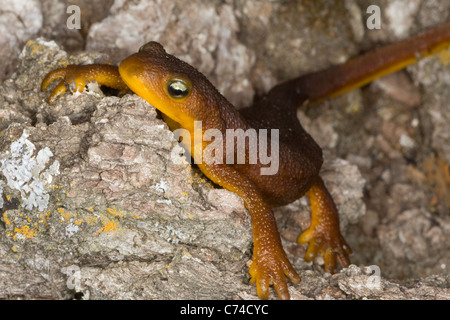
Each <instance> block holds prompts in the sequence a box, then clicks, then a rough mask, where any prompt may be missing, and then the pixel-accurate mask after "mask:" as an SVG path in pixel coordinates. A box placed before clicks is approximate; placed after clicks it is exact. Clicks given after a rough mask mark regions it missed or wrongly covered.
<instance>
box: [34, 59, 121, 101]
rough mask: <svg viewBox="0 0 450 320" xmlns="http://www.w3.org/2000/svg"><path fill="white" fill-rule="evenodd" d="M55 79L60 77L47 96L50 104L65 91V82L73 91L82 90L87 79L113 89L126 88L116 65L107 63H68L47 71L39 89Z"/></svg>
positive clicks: (42, 89) (45, 87)
mask: <svg viewBox="0 0 450 320" xmlns="http://www.w3.org/2000/svg"><path fill="white" fill-rule="evenodd" d="M57 79H61V81H60V82H59V83H58V85H57V86H56V87H55V89H53V91H52V93H51V94H50V96H49V98H48V102H49V103H51V104H52V103H54V102H55V101H56V100H57V99H58V97H59V96H60V95H62V94H63V93H64V92H66V90H67V87H66V84H68V85H73V86H74V91H75V92H82V91H83V90H84V87H85V86H86V83H87V82H89V81H96V82H97V83H98V84H99V85H104V86H107V87H110V88H113V89H118V90H126V89H128V87H127V85H126V84H125V82H123V80H122V78H121V76H120V74H119V70H118V68H117V66H113V65H109V64H89V65H80V66H77V65H68V66H67V67H65V68H58V69H55V70H53V71H51V72H50V73H48V74H47V76H46V77H45V78H44V80H43V81H42V84H41V91H44V90H45V89H47V87H48V86H49V85H50V83H52V82H53V81H55V80H57Z"/></svg>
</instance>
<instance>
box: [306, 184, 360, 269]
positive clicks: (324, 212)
mask: <svg viewBox="0 0 450 320" xmlns="http://www.w3.org/2000/svg"><path fill="white" fill-rule="evenodd" d="M306 195H307V196H308V198H309V200H310V203H311V226H310V227H309V229H308V230H306V231H305V232H303V233H302V234H301V235H300V237H298V239H297V242H298V243H300V244H304V243H309V245H308V249H307V251H306V254H305V260H306V261H312V260H313V259H314V258H315V257H316V256H317V253H319V252H320V253H321V254H322V255H323V257H324V260H325V271H327V272H330V273H333V272H334V269H335V268H336V262H339V264H340V265H341V266H342V267H348V265H349V264H350V259H349V255H350V254H351V250H350V247H349V246H348V244H347V243H346V242H345V240H344V238H343V237H342V235H341V232H340V229H339V216H338V212H337V210H336V205H335V204H334V201H333V198H332V197H331V195H330V193H329V192H328V190H327V188H326V187H325V184H324V183H323V180H322V178H320V176H318V177H317V180H316V182H315V183H314V184H313V186H312V187H311V188H310V189H309V190H308V192H307V193H306Z"/></svg>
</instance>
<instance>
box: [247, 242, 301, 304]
mask: <svg viewBox="0 0 450 320" xmlns="http://www.w3.org/2000/svg"><path fill="white" fill-rule="evenodd" d="M262 251H263V250H257V249H256V248H255V249H254V254H253V262H252V264H251V266H250V270H249V273H250V275H251V276H252V278H251V279H250V283H255V282H256V290H257V292H258V296H259V298H260V299H264V300H265V299H268V298H269V286H270V285H271V284H273V286H274V287H275V290H276V291H277V293H278V296H279V297H280V299H282V300H289V299H290V295H289V291H288V286H287V282H286V277H288V278H289V279H291V281H292V282H294V283H299V282H300V277H299V275H298V274H297V272H296V271H295V270H294V268H293V267H292V265H291V263H290V262H289V260H288V259H287V257H286V254H285V253H284V251H283V249H281V251H280V252H276V253H273V252H272V251H268V250H266V251H264V253H261V252H262Z"/></svg>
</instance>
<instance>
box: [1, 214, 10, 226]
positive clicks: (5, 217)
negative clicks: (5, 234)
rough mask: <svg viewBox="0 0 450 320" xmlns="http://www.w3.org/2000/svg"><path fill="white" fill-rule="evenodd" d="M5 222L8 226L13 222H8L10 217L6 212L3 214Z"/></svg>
mask: <svg viewBox="0 0 450 320" xmlns="http://www.w3.org/2000/svg"><path fill="white" fill-rule="evenodd" d="M3 222H4V223H6V224H7V225H10V224H11V222H10V221H9V220H8V215H7V214H6V212H4V213H3Z"/></svg>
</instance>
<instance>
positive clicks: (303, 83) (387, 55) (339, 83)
mask: <svg viewBox="0 0 450 320" xmlns="http://www.w3.org/2000/svg"><path fill="white" fill-rule="evenodd" d="M449 45H450V23H445V24H442V25H439V26H437V27H434V28H431V29H429V30H426V31H424V32H421V33H419V34H417V35H415V36H413V37H412V38H409V39H407V40H404V41H401V42H398V43H395V44H391V45H387V46H384V47H381V48H378V49H375V50H373V51H370V52H368V53H366V54H364V55H361V56H358V57H355V58H353V59H350V60H349V61H348V62H346V63H344V64H342V65H337V66H334V67H331V68H329V69H326V70H324V71H319V72H315V73H310V74H307V75H304V76H301V77H299V78H297V79H294V80H291V81H288V82H287V83H285V85H288V86H294V88H292V89H294V90H295V91H296V92H298V94H299V96H300V97H301V96H307V99H308V100H309V101H311V102H316V101H320V100H322V99H324V98H331V97H335V96H337V95H340V94H342V93H345V92H347V91H350V90H352V89H355V88H358V87H361V86H363V85H365V84H368V83H369V82H371V81H373V80H375V79H377V78H379V77H382V76H384V75H386V74H389V73H391V72H395V71H397V70H400V69H403V68H405V67H406V66H408V65H410V64H413V63H415V62H416V61H418V60H419V59H421V58H423V57H425V56H428V55H430V54H433V53H436V52H438V51H440V50H443V49H445V48H446V47H447V46H449ZM282 85H283V84H281V86H282ZM303 99H304V98H303ZM300 102H301V101H300Z"/></svg>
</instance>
